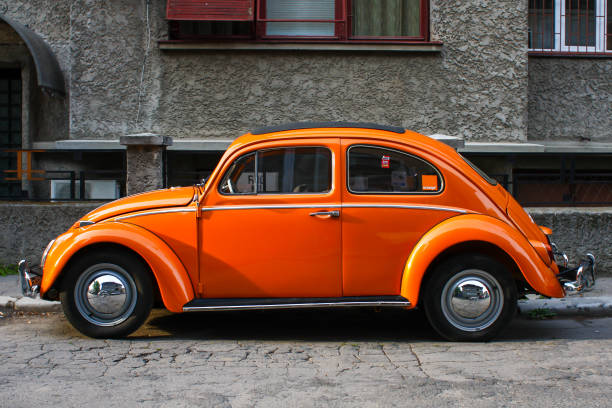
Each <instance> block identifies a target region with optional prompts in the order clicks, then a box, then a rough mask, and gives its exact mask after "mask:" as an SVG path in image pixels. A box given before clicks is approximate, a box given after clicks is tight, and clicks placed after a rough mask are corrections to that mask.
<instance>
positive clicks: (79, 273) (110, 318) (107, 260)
mask: <svg viewBox="0 0 612 408" xmlns="http://www.w3.org/2000/svg"><path fill="white" fill-rule="evenodd" d="M60 300H61V302H62V308H63V309H64V314H65V315H66V317H67V318H68V320H69V321H70V323H72V325H73V326H74V327H75V328H76V329H77V330H78V331H80V332H81V333H83V334H85V335H87V336H90V337H96V338H112V337H123V336H127V335H128V334H130V333H132V332H133V331H135V330H136V329H137V328H138V327H140V326H141V325H142V324H143V323H144V321H145V320H146V319H147V317H148V316H149V313H150V312H151V308H152V306H153V288H152V283H151V277H150V274H149V271H148V268H147V266H146V265H145V264H144V263H143V262H142V260H140V259H139V258H137V257H136V256H134V255H133V254H131V253H129V252H127V251H121V250H101V251H98V252H89V253H87V254H85V255H84V256H81V257H80V258H78V259H77V260H75V262H73V263H72V264H71V265H70V267H69V268H68V270H67V271H66V274H65V276H64V278H63V280H62V290H61V292H60Z"/></svg>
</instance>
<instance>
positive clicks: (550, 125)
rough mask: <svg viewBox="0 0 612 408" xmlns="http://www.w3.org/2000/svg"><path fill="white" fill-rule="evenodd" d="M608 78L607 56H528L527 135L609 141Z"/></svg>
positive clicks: (611, 72) (611, 68)
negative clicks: (605, 57)
mask: <svg viewBox="0 0 612 408" xmlns="http://www.w3.org/2000/svg"><path fill="white" fill-rule="evenodd" d="M610 78H612V60H610V59H603V58H534V57H532V58H530V59H529V129H528V138H529V139H532V140H547V139H548V140H573V141H593V142H606V143H608V142H610V139H611V137H612V109H611V107H612V80H611V79H610Z"/></svg>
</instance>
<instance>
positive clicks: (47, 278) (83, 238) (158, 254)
mask: <svg viewBox="0 0 612 408" xmlns="http://www.w3.org/2000/svg"><path fill="white" fill-rule="evenodd" d="M102 243H112V244H118V245H122V246H125V247H127V248H129V249H131V250H133V251H134V252H136V253H138V254H139V255H140V256H141V257H142V258H143V259H144V260H145V261H146V262H147V264H148V265H149V267H150V268H151V271H152V272H153V275H155V279H156V280H157V283H158V286H159V291H160V293H161V297H162V300H163V302H164V305H165V306H166V308H167V309H168V310H170V311H172V312H182V310H183V305H184V304H185V303H187V302H189V301H190V300H192V299H193V298H194V291H193V286H192V284H191V281H190V280H189V275H188V274H187V271H186V270H185V267H184V266H183V264H182V263H181V261H180V260H179V258H178V257H177V256H176V254H175V253H174V252H173V251H172V249H170V248H169V247H168V245H166V243H164V242H163V241H162V240H161V239H160V238H159V237H157V236H156V235H155V234H153V233H151V232H150V231H148V230H146V229H144V228H142V227H139V226H136V225H133V224H125V223H121V222H104V223H100V224H93V225H90V226H86V227H81V228H78V229H72V230H70V231H68V232H66V233H65V234H63V235H60V236H59V237H58V238H57V240H56V243H55V245H53V248H52V249H51V250H50V251H49V254H48V255H47V259H46V261H45V265H44V271H43V278H42V282H41V289H40V293H41V296H42V295H44V294H45V292H47V291H48V290H49V289H50V288H51V287H52V285H53V283H54V282H55V281H56V280H57V278H58V277H59V276H60V274H61V273H62V271H63V269H64V267H65V266H66V264H67V263H68V261H69V260H70V259H71V258H72V256H74V254H75V253H76V252H77V251H79V250H81V249H83V248H85V247H87V246H90V245H93V244H102Z"/></svg>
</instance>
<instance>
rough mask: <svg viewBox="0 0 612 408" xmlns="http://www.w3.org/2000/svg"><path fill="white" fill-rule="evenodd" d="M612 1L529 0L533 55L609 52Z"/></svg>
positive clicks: (610, 50) (611, 45)
mask: <svg viewBox="0 0 612 408" xmlns="http://www.w3.org/2000/svg"><path fill="white" fill-rule="evenodd" d="M611 9H612V0H529V49H530V51H532V52H560V53H587V54H594V53H611V54H612V10H611Z"/></svg>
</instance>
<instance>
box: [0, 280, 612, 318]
mask: <svg viewBox="0 0 612 408" xmlns="http://www.w3.org/2000/svg"><path fill="white" fill-rule="evenodd" d="M528 297H529V299H526V300H519V309H520V312H521V313H522V314H529V313H530V312H532V313H535V314H537V313H538V309H540V310H541V309H544V310H545V311H551V312H554V314H556V315H560V316H612V278H611V277H602V278H599V279H597V282H596V284H595V288H593V289H592V290H591V291H589V292H586V293H583V294H581V295H576V296H568V297H566V298H563V299H539V296H537V295H529V296H528ZM0 308H10V309H14V310H19V311H23V312H35V313H43V312H59V311H61V305H60V303H59V302H48V301H46V300H41V299H31V298H28V297H23V296H22V295H21V292H20V289H19V279H18V278H17V275H11V276H0ZM533 311H536V312H533Z"/></svg>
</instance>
